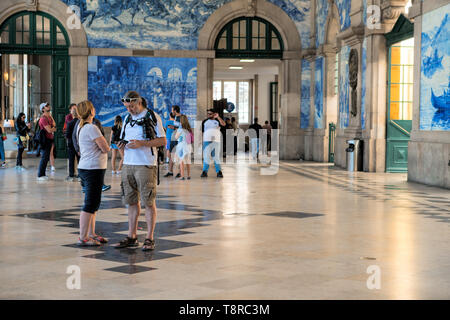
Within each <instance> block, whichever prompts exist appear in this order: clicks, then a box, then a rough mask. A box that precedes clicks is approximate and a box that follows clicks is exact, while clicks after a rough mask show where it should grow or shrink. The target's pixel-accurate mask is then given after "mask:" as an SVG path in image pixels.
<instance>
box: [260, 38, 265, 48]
mask: <svg viewBox="0 0 450 320" xmlns="http://www.w3.org/2000/svg"><path fill="white" fill-rule="evenodd" d="M259 50H266V39H259Z"/></svg>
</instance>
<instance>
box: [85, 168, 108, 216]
mask: <svg viewBox="0 0 450 320" xmlns="http://www.w3.org/2000/svg"><path fill="white" fill-rule="evenodd" d="M105 171H106V169H92V170H86V169H78V175H79V176H80V178H81V184H82V186H84V188H85V192H84V206H83V209H82V210H83V211H84V212H88V213H95V212H97V210H98V208H99V207H100V202H101V200H102V187H103V182H104V179H105Z"/></svg>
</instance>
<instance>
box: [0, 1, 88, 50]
mask: <svg viewBox="0 0 450 320" xmlns="http://www.w3.org/2000/svg"><path fill="white" fill-rule="evenodd" d="M68 10H70V9H69V7H68V6H67V5H66V4H65V3H63V2H62V1H59V0H58V1H52V0H20V1H2V2H1V4H0V25H1V24H2V23H3V22H5V21H6V19H8V18H9V17H10V16H12V15H13V14H15V13H18V12H21V11H41V12H45V13H48V14H50V15H52V16H53V17H54V18H55V19H57V20H58V21H59V22H60V23H61V24H62V25H63V27H64V29H65V30H66V32H67V35H68V36H69V40H70V47H74V48H87V36H86V31H85V30H84V27H83V25H81V26H80V28H79V29H69V28H68V25H67V20H68V18H69V17H70V14H69V13H67V11H68Z"/></svg>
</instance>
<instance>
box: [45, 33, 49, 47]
mask: <svg viewBox="0 0 450 320" xmlns="http://www.w3.org/2000/svg"><path fill="white" fill-rule="evenodd" d="M44 44H46V45H49V44H50V32H44Z"/></svg>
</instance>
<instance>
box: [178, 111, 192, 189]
mask: <svg viewBox="0 0 450 320" xmlns="http://www.w3.org/2000/svg"><path fill="white" fill-rule="evenodd" d="M180 123H181V128H179V129H178V130H177V131H176V133H175V139H177V140H178V144H177V146H176V151H175V159H176V162H177V163H179V164H180V175H181V178H180V180H185V177H184V168H185V166H186V168H187V179H188V180H190V179H191V153H192V142H193V140H194V139H193V133H192V129H191V126H190V124H189V121H188V118H187V117H186V116H185V115H181V116H180Z"/></svg>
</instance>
